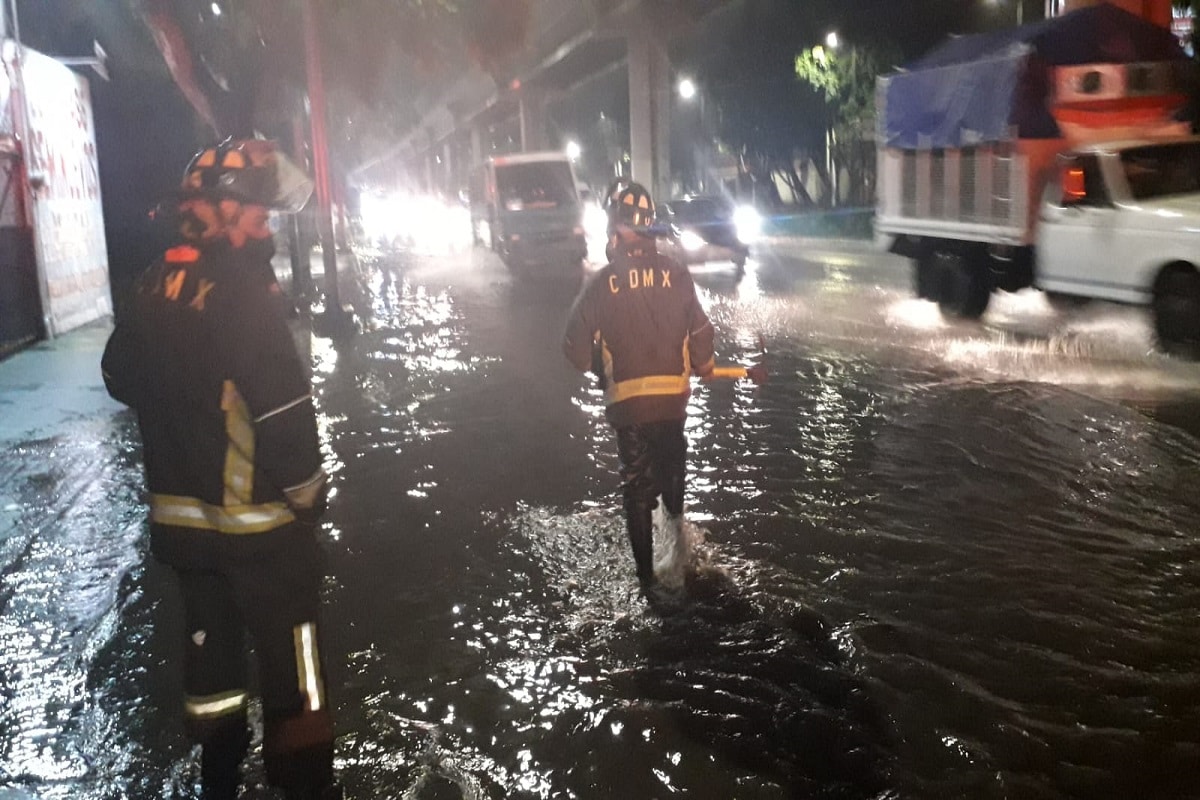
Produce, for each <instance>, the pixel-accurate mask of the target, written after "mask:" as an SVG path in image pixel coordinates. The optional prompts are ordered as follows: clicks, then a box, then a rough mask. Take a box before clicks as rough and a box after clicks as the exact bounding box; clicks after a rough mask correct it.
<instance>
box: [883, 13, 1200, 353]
mask: <svg viewBox="0 0 1200 800" xmlns="http://www.w3.org/2000/svg"><path fill="white" fill-rule="evenodd" d="M1187 65H1188V61H1187V59H1186V56H1185V55H1184V53H1183V51H1182V49H1181V48H1180V47H1179V44H1178V42H1177V40H1176V39H1175V37H1174V35H1173V34H1171V33H1170V32H1169V31H1167V30H1165V29H1162V28H1159V27H1157V26H1155V25H1152V24H1151V23H1148V22H1145V21H1144V20H1142V19H1140V18H1138V17H1137V16H1135V15H1132V14H1129V13H1127V12H1125V11H1122V10H1120V9H1117V8H1115V7H1113V6H1109V5H1107V4H1103V3H1101V4H1098V5H1094V6H1088V7H1085V8H1082V9H1079V10H1077V11H1073V12H1071V13H1069V14H1065V15H1063V16H1061V17H1057V18H1053V19H1050V20H1046V21H1043V22H1039V23H1034V24H1032V25H1025V26H1021V27H1019V28H1013V29H1009V30H1006V31H999V32H995V33H992V34H984V35H981V36H968V37H960V38H957V39H953V40H951V41H950V42H949V43H947V44H946V45H944V46H943V47H941V48H938V49H935V50H934V51H933V52H931V53H929V54H928V55H926V56H925V57H924V58H922V59H920V60H918V61H917V62H916V63H914V64H912V65H910V67H909V69H906V70H902V71H900V72H897V73H894V74H892V75H888V76H884V77H882V78H881V79H880V81H879V86H878V92H877V97H878V103H879V105H878V111H879V113H878V120H879V131H878V168H879V176H878V187H879V189H878V201H877V208H876V228H877V231H878V232H879V233H881V234H884V235H886V236H887V237H889V238H890V240H891V249H892V251H893V252H896V253H899V254H901V255H904V256H907V257H909V258H911V259H912V261H913V274H914V288H915V290H916V293H917V295H918V296H920V297H923V298H927V299H930V300H934V301H936V302H937V303H938V304H939V305H940V306H941V308H942V310H943V312H945V313H948V314H953V315H956V316H962V317H969V318H974V317H979V316H981V315H982V314H983V313H984V311H985V310H986V309H987V306H988V302H989V298H990V296H991V294H992V292H993V291H995V290H1006V291H1016V290H1019V289H1023V288H1026V287H1031V286H1032V287H1036V288H1039V289H1042V290H1044V291H1046V292H1047V293H1049V295H1050V296H1051V297H1052V298H1055V299H1057V298H1059V297H1070V298H1085V299H1090V298H1094V299H1103V300H1110V301H1115V302H1122V303H1134V304H1139V305H1146V306H1149V307H1151V308H1152V309H1153V312H1154V324H1155V331H1156V333H1157V335H1158V339H1159V342H1160V344H1161V345H1162V347H1163V349H1164V350H1166V351H1168V352H1171V353H1175V354H1178V355H1184V356H1189V357H1198V356H1200V272H1198V268H1200V139H1195V138H1192V137H1191V136H1190V135H1189V132H1190V129H1191V128H1190V125H1189V124H1188V123H1187V122H1185V121H1182V120H1180V119H1179V118H1178V114H1179V109H1180V108H1182V107H1183V105H1184V102H1185V97H1184V95H1183V93H1182V91H1181V90H1180V88H1179V87H1180V86H1181V83H1182V78H1183V75H1184V74H1185V73H1184V70H1185V69H1186V68H1187Z"/></svg>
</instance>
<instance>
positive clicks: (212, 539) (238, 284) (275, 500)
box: [101, 242, 325, 566]
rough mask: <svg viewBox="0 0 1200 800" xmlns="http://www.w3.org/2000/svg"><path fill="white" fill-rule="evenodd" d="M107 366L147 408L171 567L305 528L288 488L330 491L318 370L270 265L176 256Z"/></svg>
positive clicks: (130, 401)
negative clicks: (315, 383) (313, 380)
mask: <svg viewBox="0 0 1200 800" xmlns="http://www.w3.org/2000/svg"><path fill="white" fill-rule="evenodd" d="M268 276H269V277H268ZM101 367H102V370H103V374H104V382H105V386H106V387H107V388H108V392H109V394H111V395H112V396H113V397H114V398H116V399H117V400H118V401H120V402H122V403H125V404H126V405H128V406H131V407H132V408H133V409H134V410H136V411H137V417H138V425H139V428H140V429H141V435H142V444H143V451H144V453H143V458H144V461H145V468H146V484H147V488H148V489H149V491H150V521H151V523H152V524H151V532H152V546H153V549H154V552H155V554H156V555H157V556H159V557H160V558H162V559H163V560H164V561H166V562H167V563H172V564H175V565H177V566H188V565H198V564H200V563H205V562H207V561H208V557H209V556H212V555H213V553H214V552H215V551H222V552H224V551H227V550H228V548H229V546H230V545H231V544H233V543H234V542H235V541H240V542H248V541H250V540H252V539H255V538H259V537H258V536H257V535H264V534H266V535H269V534H270V533H271V532H273V531H276V530H278V529H280V528H281V527H283V526H285V525H288V524H289V523H291V522H293V521H294V520H295V518H296V517H295V514H294V513H293V511H292V509H291V507H290V506H289V505H288V502H287V496H286V494H285V491H284V490H285V489H293V490H294V489H297V488H299V487H303V486H305V485H306V484H309V483H310V482H314V481H319V482H323V481H324V479H325V474H324V471H323V470H322V469H321V454H320V449H319V444H318V438H317V429H316V419H315V413H314V409H313V404H312V395H311V389H310V385H309V380H308V375H307V371H306V369H305V368H304V366H303V364H302V363H301V361H300V358H299V355H298V354H297V351H296V345H295V343H294V341H293V339H292V335H291V332H290V330H289V329H288V326H287V321H286V316H285V313H284V304H283V303H282V301H281V296H280V291H279V285H278V283H276V282H275V280H274V275H273V273H272V272H271V270H270V263H269V261H264V259H263V257H262V255H261V254H259V255H257V256H255V255H254V254H252V253H246V252H243V251H241V250H237V249H234V248H233V247H232V246H230V245H229V244H228V243H227V242H223V243H221V244H218V245H215V246H212V247H206V248H205V249H204V250H203V251H201V250H199V249H197V248H195V247H192V246H187V245H185V246H181V247H176V248H173V249H171V250H169V251H167V253H166V254H165V256H164V257H163V258H162V259H160V260H159V261H158V262H156V263H155V264H154V265H152V266H151V267H150V269H148V270H147V271H146V273H145V274H144V275H143V276H142V277H141V279H140V280H139V282H138V284H137V286H136V288H135V293H134V296H133V298H132V300H131V302H130V304H129V307H128V308H127V309H125V313H123V314H122V315H121V318H120V319H119V320H118V323H117V326H116V329H115V330H114V331H113V334H112V336H111V337H110V339H109V341H108V345H107V347H106V348H105V351H104V357H103V360H102V362H101ZM234 546H236V545H234Z"/></svg>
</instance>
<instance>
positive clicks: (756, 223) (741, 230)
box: [733, 206, 762, 244]
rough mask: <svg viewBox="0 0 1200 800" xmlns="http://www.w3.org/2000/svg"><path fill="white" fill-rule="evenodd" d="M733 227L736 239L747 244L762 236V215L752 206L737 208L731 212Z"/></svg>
mask: <svg viewBox="0 0 1200 800" xmlns="http://www.w3.org/2000/svg"><path fill="white" fill-rule="evenodd" d="M733 225H734V227H735V228H736V229H737V237H738V239H740V240H741V241H743V242H746V243H747V244H749V243H750V242H753V241H755V240H757V239H758V237H759V236H760V235H762V215H761V214H759V213H758V210H757V209H756V208H754V206H738V207H737V208H736V209H734V212H733Z"/></svg>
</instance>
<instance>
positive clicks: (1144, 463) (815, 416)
mask: <svg viewBox="0 0 1200 800" xmlns="http://www.w3.org/2000/svg"><path fill="white" fill-rule="evenodd" d="M359 258H360V265H361V271H362V275H361V283H362V285H363V290H364V291H363V293H362V300H361V304H362V306H361V308H360V309H359V310H360V314H361V316H362V318H363V321H364V328H365V329H364V331H363V333H362V334H361V335H360V336H358V337H356V338H354V339H353V340H350V341H346V342H342V343H337V342H331V341H329V340H327V339H319V338H308V337H305V338H304V345H305V347H306V348H308V349H309V352H310V355H311V359H312V364H313V381H314V386H315V390H316V393H317V396H318V411H319V414H320V424H321V433H322V437H323V441H324V446H325V451H326V467H327V469H328V470H329V471H330V472H331V473H332V475H333V481H334V487H335V494H334V495H333V496H332V498H331V501H330V512H329V514H328V515H327V517H326V519H325V523H324V525H323V533H324V538H325V540H326V545H327V547H326V551H327V553H328V572H329V578H328V581H327V584H326V587H325V596H326V602H327V605H326V612H327V613H326V618H325V619H324V624H325V629H326V637H327V641H326V651H327V653H328V654H329V658H330V664H329V671H330V678H331V684H332V688H331V691H330V696H331V700H332V701H333V702H334V703H335V705H336V707H337V708H338V735H339V738H338V752H337V756H338V763H339V768H340V771H341V775H342V780H343V782H344V784H345V786H346V789H347V796H348V797H352V798H363V799H365V798H413V799H416V798H458V797H463V798H472V799H475V798H660V797H669V796H673V795H680V796H685V797H698V798H747V799H750V798H839V799H840V798H847V799H848V798H896V799H899V798H905V800H908V799H909V798H911V799H912V800H924V799H925V798H972V799H974V798H980V799H981V800H991V799H992V798H996V799H999V798H1014V799H1016V798H1020V799H1021V800H1040V799H1042V798H1045V799H1046V800H1050V799H1052V798H1080V799H1083V798H1086V799H1087V800H1095V799H1096V798H1114V799H1116V798H1131V797H1153V798H1195V797H1200V788H1197V787H1198V786H1200V728H1198V727H1197V725H1196V720H1197V719H1198V718H1200V626H1198V625H1197V624H1196V613H1197V608H1198V607H1200V536H1198V534H1200V492H1197V491H1196V486H1197V476H1198V475H1200V438H1197V437H1198V436H1200V413H1198V411H1200V366H1198V365H1193V364H1187V363H1182V362H1178V361H1173V360H1170V359H1167V358H1165V357H1163V356H1160V355H1158V354H1156V353H1153V352H1151V351H1152V345H1151V333H1150V327H1149V324H1148V321H1147V319H1146V317H1145V316H1144V314H1143V313H1142V312H1141V311H1140V310H1138V309H1125V308H1120V307H1116V306H1109V305H1103V304H1100V305H1097V306H1095V307H1085V308H1078V309H1070V310H1067V311H1060V310H1056V309H1053V308H1051V307H1050V306H1049V305H1048V304H1047V303H1046V301H1045V299H1044V298H1043V297H1042V296H1041V295H1040V294H1038V293H1032V292H1031V293H1027V294H1022V295H1018V296H998V297H997V298H995V299H994V301H993V308H992V309H991V310H990V311H989V313H988V315H987V317H985V319H984V324H983V325H980V324H977V323H965V322H964V323H960V322H947V321H944V320H943V319H942V318H941V316H940V314H939V313H938V312H937V310H936V307H934V306H933V305H932V304H930V303H927V302H924V301H918V300H915V299H912V297H911V292H910V289H909V275H908V272H907V270H906V269H904V268H903V266H902V262H901V261H899V260H898V259H896V258H894V257H891V256H887V255H883V254H880V253H878V252H874V251H868V250H867V249H866V248H864V247H862V246H856V247H850V248H842V247H839V246H838V245H837V244H836V243H830V244H828V245H821V246H817V245H810V246H809V247H807V248H804V247H801V246H800V245H797V244H796V243H794V242H793V243H788V244H786V245H785V244H780V245H779V246H778V248H777V249H774V250H772V249H771V248H769V247H764V248H763V249H762V252H761V253H760V254H759V257H758V258H757V259H752V261H751V263H750V264H748V265H747V272H746V275H745V276H744V277H742V278H741V279H740V280H739V279H738V278H737V277H736V276H735V275H734V274H733V270H732V269H730V268H729V267H728V265H716V264H714V265H711V266H704V267H697V268H695V269H694V271H693V274H694V276H695V278H696V282H697V285H698V286H699V288H700V290H701V295H702V302H703V303H704V304H705V306H706V308H707V310H708V313H709V315H710V317H711V318H712V320H713V323H714V325H715V326H716V328H717V351H718V360H719V361H721V362H724V363H742V364H749V363H754V362H757V361H759V360H763V361H764V363H765V364H766V365H767V367H768V369H769V370H770V375H771V378H770V381H769V382H768V383H767V384H765V385H763V386H760V387H755V386H753V385H750V384H749V383H746V382H742V383H737V384H733V383H728V382H724V383H713V384H707V385H700V384H696V389H695V392H694V394H693V397H692V401H691V414H690V418H689V423H688V428H687V430H688V437H689V446H690V462H689V490H688V497H687V517H688V520H689V522H688V525H687V528H686V529H685V531H684V532H683V534H684V535H683V536H682V537H681V541H682V542H683V547H682V548H681V549H680V550H679V551H677V552H675V553H674V554H673V555H674V558H673V559H669V560H670V562H671V563H668V564H664V565H663V570H664V574H665V575H667V576H668V577H670V576H672V575H682V574H683V572H686V577H685V578H683V582H682V586H680V587H679V588H677V589H675V590H673V591H672V592H671V593H670V596H669V597H668V598H667V600H666V601H665V602H664V603H663V604H662V605H661V606H658V607H655V608H650V607H648V606H647V605H646V603H645V602H644V601H643V600H642V599H641V598H640V597H639V596H638V594H637V591H636V589H637V587H636V581H635V579H634V574H633V563H632V558H631V555H630V552H629V546H628V544H627V542H626V540H625V536H624V528H623V522H622V515H621V500H620V495H619V487H618V479H617V477H616V445H615V437H614V436H613V434H612V432H611V430H610V429H609V428H608V426H607V423H606V422H605V421H604V418H603V400H602V397H601V394H600V392H599V391H598V390H597V389H596V388H595V386H594V385H593V383H592V380H591V379H590V377H587V376H582V375H578V374H576V373H575V372H573V370H572V369H571V368H570V367H569V365H568V364H567V363H566V361H565V359H564V358H563V356H562V354H561V351H560V349H559V343H560V337H561V334H562V326H563V323H564V321H565V317H566V313H567V309H568V307H569V305H570V302H571V300H572V299H573V297H574V294H575V292H576V290H577V289H578V280H572V279H562V278H558V279H551V278H547V277H544V276H537V275H531V274H524V273H518V274H514V273H512V272H510V271H508V270H507V269H506V268H505V267H504V266H503V265H502V264H500V262H499V261H498V260H496V259H495V258H494V257H493V256H491V255H489V254H487V253H485V252H484V251H482V250H475V251H460V252H453V253H439V254H430V253H421V252H399V253H386V254H385V253H379V252H363V253H361V254H360V256H359ZM347 280H349V278H348V277H347ZM764 346H765V352H764V349H763V348H764ZM139 463H140V462H139V453H138V446H137V435H136V428H135V425H134V419H133V417H132V415H130V414H129V413H127V412H121V413H118V414H116V415H114V416H112V417H111V419H101V420H96V421H92V422H91V423H89V424H86V425H84V424H81V425H79V426H77V428H76V429H75V430H74V431H73V432H72V435H71V436H70V437H63V438H41V439H37V440H33V441H28V442H22V443H19V444H15V445H12V446H8V447H6V449H5V450H4V451H3V452H2V453H0V475H3V482H2V483H0V527H2V528H3V530H2V532H3V533H4V535H5V537H6V538H4V540H3V542H2V547H3V549H4V552H3V556H4V557H3V564H4V569H5V571H4V573H3V583H2V584H0V643H2V645H0V800H17V799H18V798H21V799H24V798H29V797H34V798H45V799H46V800H60V799H62V800H66V799H67V798H71V799H72V800H74V799H76V798H79V799H81V800H109V799H110V798H128V800H151V798H163V797H172V798H174V797H178V798H193V797H196V796H197V793H196V790H195V788H194V784H195V782H196V780H197V777H198V776H197V772H198V768H197V767H196V765H195V758H194V754H193V753H192V752H191V750H190V748H189V746H188V744H187V742H186V740H185V739H184V737H183V732H182V721H181V715H180V714H179V713H177V706H178V704H179V703H180V698H179V691H180V683H181V681H180V678H179V668H178V664H177V659H178V653H177V649H180V642H178V641H177V640H176V638H175V634H174V629H173V627H172V621H173V620H174V619H175V618H176V616H177V615H178V614H179V598H178V597H177V596H176V594H175V589H174V586H173V583H172V581H171V576H170V575H169V573H168V572H167V571H166V570H165V569H164V568H162V567H161V566H159V565H157V564H156V563H155V562H153V561H152V560H151V559H150V558H149V556H148V555H147V553H146V541H145V533H144V528H143V523H142V514H143V509H142V507H141V506H140V504H139V496H140V492H141V473H140V466H139ZM667 545H668V539H667V537H666V536H665V532H664V537H663V538H662V540H660V541H659V543H658V544H657V545H656V548H658V549H659V550H661V551H663V552H665V551H667V550H668V549H669V548H668V547H667ZM684 562H687V563H688V564H689V565H690V566H689V568H688V569H687V570H683V571H682V572H681V571H680V565H681V564H682V563H684ZM156 626H157V627H156ZM249 771H250V775H251V780H250V783H251V784H257V785H258V786H259V787H260V788H258V789H255V788H251V789H249V790H248V791H246V792H245V793H244V794H243V796H244V797H248V798H260V797H261V798H268V797H271V795H270V793H269V792H268V791H267V790H265V789H262V788H261V786H262V783H263V777H262V766H261V759H258V760H255V761H253V762H252V763H251V764H250V765H249Z"/></svg>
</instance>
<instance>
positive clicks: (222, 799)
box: [200, 718, 250, 800]
mask: <svg viewBox="0 0 1200 800" xmlns="http://www.w3.org/2000/svg"><path fill="white" fill-rule="evenodd" d="M249 748H250V731H249V730H247V729H246V724H245V722H244V721H243V720H242V719H241V718H239V719H238V720H237V721H236V722H232V721H231V722H230V724H228V725H223V726H222V727H221V728H219V729H218V730H217V731H216V732H215V733H214V734H213V735H212V736H210V737H208V739H207V740H206V741H205V742H204V743H203V744H202V745H201V746H200V798H201V800H236V798H237V794H238V786H240V785H241V781H242V777H241V766H242V759H243V758H245V757H246V752H247V750H249Z"/></svg>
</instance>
